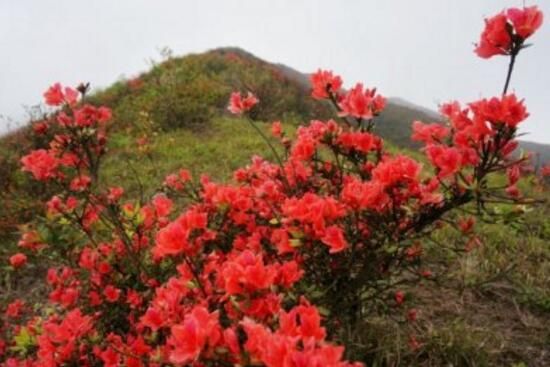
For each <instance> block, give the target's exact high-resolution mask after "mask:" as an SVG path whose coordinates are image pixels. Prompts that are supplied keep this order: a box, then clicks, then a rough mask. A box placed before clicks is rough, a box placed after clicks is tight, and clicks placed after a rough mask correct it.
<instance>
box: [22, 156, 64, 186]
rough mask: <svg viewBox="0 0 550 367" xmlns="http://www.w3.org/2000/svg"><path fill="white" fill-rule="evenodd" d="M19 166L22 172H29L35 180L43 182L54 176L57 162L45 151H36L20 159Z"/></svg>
mask: <svg viewBox="0 0 550 367" xmlns="http://www.w3.org/2000/svg"><path fill="white" fill-rule="evenodd" d="M21 164H22V165H23V168H22V169H23V171H27V172H30V173H32V175H33V176H34V178H35V179H37V180H39V181H43V180H47V179H49V178H52V177H54V176H55V173H56V168H57V166H58V165H59V161H58V160H57V159H56V158H55V157H53V156H52V155H51V154H50V153H49V152H48V151H47V150H45V149H38V150H33V151H32V152H31V153H29V154H27V155H26V156H24V157H23V158H21Z"/></svg>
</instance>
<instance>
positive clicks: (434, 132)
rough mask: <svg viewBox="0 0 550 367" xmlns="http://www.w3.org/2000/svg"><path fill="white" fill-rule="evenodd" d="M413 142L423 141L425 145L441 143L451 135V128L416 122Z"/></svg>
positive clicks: (414, 123) (412, 137) (413, 126)
mask: <svg viewBox="0 0 550 367" xmlns="http://www.w3.org/2000/svg"><path fill="white" fill-rule="evenodd" d="M412 128H413V134H412V136H411V139H412V140H415V141H421V142H423V143H425V144H429V143H441V142H442V141H443V139H445V138H446V137H447V136H448V135H449V132H450V130H449V128H448V127H445V126H443V125H441V124H437V123H434V124H424V123H423V122H421V121H414V122H413V125H412Z"/></svg>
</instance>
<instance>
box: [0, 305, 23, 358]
mask: <svg viewBox="0 0 550 367" xmlns="http://www.w3.org/2000/svg"><path fill="white" fill-rule="evenodd" d="M24 307H25V302H23V301H22V300H20V299H16V300H15V301H13V302H12V303H10V304H9V305H8V307H7V308H6V316H8V317H11V318H12V319H16V318H19V317H20V316H21V313H22V311H23V308H24ZM0 355H1V354H0Z"/></svg>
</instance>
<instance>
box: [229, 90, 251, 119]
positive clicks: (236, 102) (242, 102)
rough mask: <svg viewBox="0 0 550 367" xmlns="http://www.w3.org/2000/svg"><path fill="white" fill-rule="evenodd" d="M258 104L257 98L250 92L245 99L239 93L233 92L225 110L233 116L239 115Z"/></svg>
mask: <svg viewBox="0 0 550 367" xmlns="http://www.w3.org/2000/svg"><path fill="white" fill-rule="evenodd" d="M258 102H259V101H258V98H256V97H255V96H254V95H253V94H252V93H250V92H248V94H247V96H246V98H243V97H242V96H241V93H240V92H233V93H231V97H230V99H229V106H228V107H227V109H228V110H229V111H230V112H231V113H233V114H235V115H240V114H242V113H244V112H247V111H249V110H251V109H252V107H254V105H256V104H257V103H258Z"/></svg>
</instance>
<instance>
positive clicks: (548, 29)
mask: <svg viewBox="0 0 550 367" xmlns="http://www.w3.org/2000/svg"><path fill="white" fill-rule="evenodd" d="M522 4H523V1H522V0H462V1H460V0H446V1H443V0H415V1H413V0H363V1H359V0H345V1H344V0H341V1H336V0H332V1H328V0H327V1H320V0H318V1H313V0H278V1H275V0H271V1H268V0H246V1H245V0H240V1H239V0H226V1H223V0H217V1H216V0H177V1H176V0H174V1H169V0H149V1H146V0H0V49H1V50H2V57H0V114H2V115H4V116H10V117H11V118H12V119H14V120H16V121H17V120H21V119H23V116H24V109H23V107H22V106H24V105H34V104H36V103H38V102H40V101H41V95H42V92H43V91H44V90H45V88H46V87H48V86H49V85H50V84H52V83H53V82H56V81H60V82H61V83H63V84H69V85H70V84H76V83H77V82H80V81H90V82H91V83H92V85H95V86H99V87H105V86H108V85H109V84H111V83H112V82H114V81H116V80H117V79H119V78H120V77H121V76H122V75H126V76H132V75H134V74H137V73H138V72H140V71H143V70H146V69H147V68H148V62H147V60H149V59H151V58H155V59H158V57H159V53H158V50H159V49H160V48H162V47H164V46H168V47H170V48H171V49H172V50H173V51H174V54H175V55H182V54H186V53H189V52H201V51H205V50H207V49H211V48H215V47H220V46H239V47H242V48H244V49H245V50H247V51H250V52H252V53H254V54H256V55H257V56H259V57H261V58H263V59H266V60H268V61H273V62H282V63H284V64H287V65H288V66H291V67H294V68H296V69H298V70H300V71H304V72H309V71H313V70H315V69H317V68H318V67H321V68H329V69H333V70H334V71H335V72H337V73H339V74H341V75H342V76H343V78H344V81H345V82H346V85H350V84H352V83H354V82H356V81H363V82H365V84H366V85H368V86H377V87H378V88H379V91H380V92H381V93H382V94H384V95H386V96H398V97H402V98H405V99H407V100H409V101H411V102H414V103H416V104H419V105H422V106H425V107H429V108H432V109H436V108H437V104H438V103H440V102H445V101H447V100H451V99H458V100H460V101H463V102H469V101H472V100H474V99H476V98H478V97H482V96H483V97H490V96H493V95H498V94H499V93H500V91H501V89H502V85H503V83H504V77H505V72H506V63H507V59H506V58H504V57H495V58H493V59H490V60H482V59H479V58H478V57H476V56H475V54H474V53H473V52H472V50H473V43H474V42H477V40H478V37H479V34H480V32H481V30H482V28H483V17H484V16H490V15H492V14H494V13H496V12H497V11H500V10H502V9H503V8H504V7H510V6H522ZM532 4H534V3H533V2H532V1H530V0H527V5H532ZM536 4H537V5H539V7H541V8H542V10H543V11H544V12H545V15H546V20H545V21H546V23H550V0H539V1H538V2H537V3H536ZM532 41H533V43H534V44H535V45H534V47H532V48H529V49H527V50H525V51H524V52H523V54H521V55H520V56H519V58H518V61H517V68H516V70H515V73H514V76H513V78H512V84H511V86H512V90H514V91H515V92H516V93H517V94H518V95H519V96H520V97H523V98H525V99H526V102H527V106H528V109H529V111H530V112H531V117H530V118H529V121H528V122H527V123H525V125H523V128H522V129H523V130H522V131H523V132H529V133H530V134H529V135H528V136H527V137H525V139H526V140H533V141H538V142H545V143H550V128H549V127H550V72H549V68H550V24H544V25H543V27H542V29H541V30H540V31H539V32H538V33H537V34H536V35H535V36H534V37H533V38H532ZM2 124H3V125H4V126H1V125H2ZM5 124H6V122H5V119H4V120H0V130H5V128H6V126H5Z"/></svg>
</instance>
